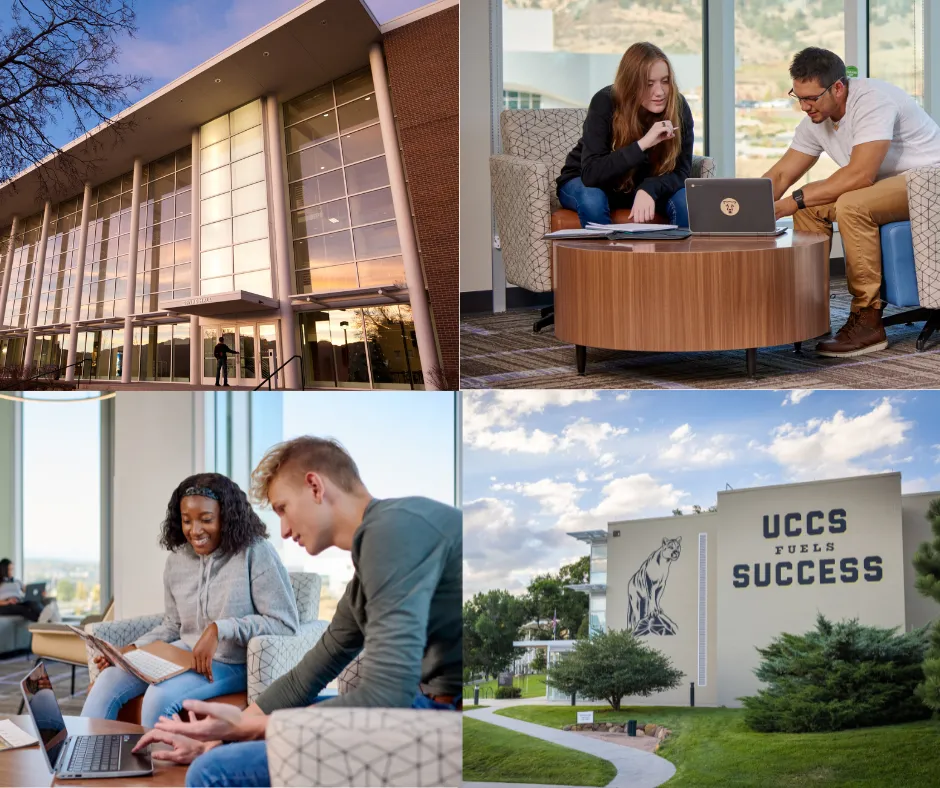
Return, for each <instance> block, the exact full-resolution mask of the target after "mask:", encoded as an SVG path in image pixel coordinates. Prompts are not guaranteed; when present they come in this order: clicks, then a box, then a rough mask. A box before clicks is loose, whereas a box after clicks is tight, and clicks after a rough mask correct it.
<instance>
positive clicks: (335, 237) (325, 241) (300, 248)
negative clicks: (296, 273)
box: [294, 230, 353, 268]
mask: <svg viewBox="0 0 940 788" xmlns="http://www.w3.org/2000/svg"><path fill="white" fill-rule="evenodd" d="M352 259H353V248H352V236H351V235H350V234H349V231H348V230H347V231H346V232H341V233H330V234H329V235H318V236H317V237H316V238H305V239H304V240H302V241H295V242H294V264H295V265H296V267H297V268H308V267H309V268H316V267H317V266H321V265H332V264H334V263H342V262H346V261H347V260H352Z"/></svg>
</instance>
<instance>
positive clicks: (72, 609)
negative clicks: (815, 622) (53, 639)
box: [16, 394, 101, 617]
mask: <svg viewBox="0 0 940 788" xmlns="http://www.w3.org/2000/svg"><path fill="white" fill-rule="evenodd" d="M42 396H43V395H41V394H31V395H30V397H31V398H38V397H42ZM61 396H62V395H55V394H52V395H48V397H49V398H61ZM69 396H71V395H69ZM22 424H23V441H22V446H23V458H22V463H23V466H22V471H23V475H22V479H23V491H22V500H23V523H22V528H23V530H22V538H23V566H22V567H16V575H17V577H18V578H19V579H21V580H22V581H23V582H24V583H35V582H45V583H46V584H47V586H46V590H47V593H49V594H50V595H54V596H55V597H56V599H57V601H58V604H59V609H60V610H61V612H62V613H63V615H67V616H68V615H74V616H79V617H80V616H84V615H87V614H89V613H92V612H96V611H98V610H100V608H101V403H100V402H98V401H81V400H78V401H70V402H63V401H58V402H26V403H24V404H23V422H22ZM65 438H67V439H65Z"/></svg>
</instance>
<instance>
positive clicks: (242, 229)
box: [232, 208, 268, 244]
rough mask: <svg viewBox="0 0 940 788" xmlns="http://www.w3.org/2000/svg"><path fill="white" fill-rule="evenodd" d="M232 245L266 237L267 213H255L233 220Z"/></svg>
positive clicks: (265, 210)
mask: <svg viewBox="0 0 940 788" xmlns="http://www.w3.org/2000/svg"><path fill="white" fill-rule="evenodd" d="M232 223H233V231H232V243H236V244H240V243H244V242H245V241H254V240H257V239H258V238H267V237H268V211H267V208H265V209H264V210H263V211H255V212H254V213H246V214H245V215H244V216H236V217H235V218H234V219H233V220H232Z"/></svg>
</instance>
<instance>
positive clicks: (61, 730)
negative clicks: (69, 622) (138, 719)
mask: <svg viewBox="0 0 940 788" xmlns="http://www.w3.org/2000/svg"><path fill="white" fill-rule="evenodd" d="M20 689H21V690H22V691H23V698H24V699H25V700H26V706H27V708H28V709H29V716H30V718H31V719H32V721H33V725H34V726H35V728H36V735H37V736H38V737H39V748H40V749H41V750H42V752H43V756H44V757H45V759H46V763H47V764H48V766H49V771H51V772H52V774H53V775H54V776H55V777H58V778H59V779H63V780H79V779H81V780H87V779H98V778H104V777H141V776H147V775H151V774H153V762H152V761H151V759H150V751H149V749H148V750H147V751H145V752H141V753H136V754H135V753H132V752H131V750H132V749H134V747H135V746H136V745H137V742H138V741H140V737H141V736H143V734H141V733H139V734H126V733H118V734H100V735H97V736H69V732H68V730H66V728H65V720H64V719H63V718H62V711H61V710H60V709H59V702H58V700H56V696H55V692H53V690H52V682H51V681H50V680H49V674H48V673H47V672H46V666H45V665H44V664H43V663H42V662H40V663H39V664H38V665H37V666H36V667H35V668H33V669H32V670H31V671H30V672H29V674H28V675H27V676H26V678H24V679H23V680H22V681H21V682H20Z"/></svg>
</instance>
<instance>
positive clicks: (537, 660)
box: [530, 649, 547, 673]
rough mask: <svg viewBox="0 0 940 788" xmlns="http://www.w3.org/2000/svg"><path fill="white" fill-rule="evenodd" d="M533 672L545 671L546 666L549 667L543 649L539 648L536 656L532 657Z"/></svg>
mask: <svg viewBox="0 0 940 788" xmlns="http://www.w3.org/2000/svg"><path fill="white" fill-rule="evenodd" d="M530 665H531V667H532V672H533V673H544V672H545V668H546V667H547V665H546V661H545V651H544V650H543V649H538V650H537V651H536V652H535V656H534V657H532V662H531V663H530Z"/></svg>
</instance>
